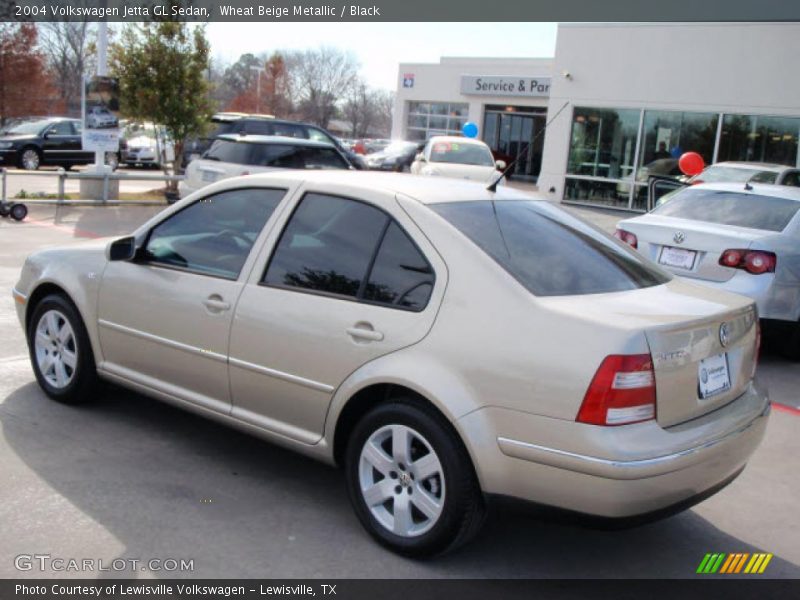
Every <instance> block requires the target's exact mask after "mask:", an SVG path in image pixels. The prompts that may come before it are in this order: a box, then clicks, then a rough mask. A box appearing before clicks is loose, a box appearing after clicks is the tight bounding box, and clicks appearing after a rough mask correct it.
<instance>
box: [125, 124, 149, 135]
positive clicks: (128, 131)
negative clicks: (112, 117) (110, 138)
mask: <svg viewBox="0 0 800 600" xmlns="http://www.w3.org/2000/svg"><path fill="white" fill-rule="evenodd" d="M142 135H143V136H147V137H155V135H156V130H155V127H153V124H152V123H128V124H127V125H125V130H124V136H125V137H128V138H131V137H138V136H142Z"/></svg>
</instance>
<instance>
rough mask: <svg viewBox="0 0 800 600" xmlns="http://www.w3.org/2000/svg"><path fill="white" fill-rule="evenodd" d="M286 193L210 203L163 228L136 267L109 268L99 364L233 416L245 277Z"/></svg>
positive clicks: (249, 192) (233, 196)
mask: <svg viewBox="0 0 800 600" xmlns="http://www.w3.org/2000/svg"><path fill="white" fill-rule="evenodd" d="M284 195H285V190H270V189H241V190H231V191H227V192H221V193H218V194H215V195H211V196H208V197H205V198H203V199H201V200H198V201H197V202H195V203H194V204H191V205H189V206H188V207H186V208H184V209H183V210H181V211H179V212H176V213H174V214H172V215H170V216H169V217H167V218H166V219H165V220H164V221H162V222H161V223H159V224H158V225H156V226H155V227H154V228H153V229H152V230H151V231H150V232H149V234H148V237H147V240H146V242H145V244H144V246H143V247H142V248H141V250H140V251H139V253H138V256H137V258H136V259H135V260H134V261H130V262H127V261H122V262H120V261H117V262H109V264H108V266H107V267H106V270H105V272H104V273H103V281H102V284H101V288H100V299H99V307H98V315H99V332H100V344H101V348H102V352H103V358H104V361H103V363H102V365H101V368H102V369H103V370H105V371H108V372H109V373H111V374H114V375H117V376H119V377H123V378H125V379H127V380H129V381H132V382H135V383H139V384H141V385H144V386H147V387H149V388H152V389H156V390H159V391H162V392H165V393H167V394H169V395H171V396H173V397H177V398H180V399H182V400H187V401H190V402H193V403H195V404H198V405H201V406H203V407H205V408H209V409H212V410H216V411H218V412H224V413H227V412H230V393H229V387H228V336H229V334H230V325H231V319H232V317H233V312H234V306H235V305H236V301H237V299H238V297H239V294H240V292H241V290H242V286H243V285H244V284H243V282H242V281H241V280H240V275H241V273H242V271H243V268H244V267H245V264H246V263H247V260H248V257H249V255H250V253H251V250H252V248H253V246H254V244H255V242H256V239H257V238H258V236H259V234H260V233H261V231H262V229H263V227H264V225H265V223H266V222H267V220H268V219H269V217H270V215H271V214H272V213H273V211H274V210H275V208H276V207H277V205H278V203H279V202H280V200H281V198H283V196H284Z"/></svg>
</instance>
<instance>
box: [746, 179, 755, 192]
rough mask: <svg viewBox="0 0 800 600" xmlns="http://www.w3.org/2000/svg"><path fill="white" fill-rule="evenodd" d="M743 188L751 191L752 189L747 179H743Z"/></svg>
mask: <svg viewBox="0 0 800 600" xmlns="http://www.w3.org/2000/svg"><path fill="white" fill-rule="evenodd" d="M744 190H745V191H746V192H752V191H753V186H752V185H750V182H749V181H745V182H744Z"/></svg>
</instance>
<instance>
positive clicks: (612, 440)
mask: <svg viewBox="0 0 800 600" xmlns="http://www.w3.org/2000/svg"><path fill="white" fill-rule="evenodd" d="M769 412H770V405H769V400H768V399H767V396H766V393H765V392H764V391H763V390H761V389H760V388H759V387H758V386H756V385H751V386H750V387H749V388H748V390H747V392H745V394H743V395H742V396H740V397H739V398H737V399H736V400H734V401H733V402H731V403H729V404H728V405H726V406H724V407H722V408H720V409H718V410H716V411H714V412H712V413H710V414H707V415H704V416H703V417H700V418H698V419H694V420H693V421H690V422H688V423H683V424H681V425H677V426H674V427H670V428H668V429H663V428H661V427H660V426H659V425H658V424H657V423H656V422H655V421H650V422H646V423H638V424H635V425H628V426H622V427H598V426H593V425H584V424H580V423H574V422H567V421H563V420H559V419H551V418H547V417H541V416H536V415H530V414H527V413H520V412H517V411H510V410H506V409H497V408H487V409H482V410H479V411H475V412H474V413H471V414H469V415H467V416H466V417H463V418H462V419H461V420H460V421H459V426H460V427H461V428H462V430H463V431H464V436H465V439H466V440H467V442H468V446H469V449H470V451H471V453H472V455H473V458H474V460H475V464H476V468H477V470H478V476H479V478H480V480H481V485H482V486H483V489H484V491H485V492H486V493H489V494H498V495H504V496H512V497H515V498H519V499H522V500H525V501H530V502H536V503H538V504H547V505H551V506H556V507H559V508H563V509H567V510H572V511H576V512H581V513H585V514H590V515H596V516H602V517H633V516H637V515H641V514H646V513H652V512H654V511H659V510H662V509H665V508H667V507H670V506H672V505H676V504H680V503H682V502H685V501H687V500H689V499H691V498H693V497H697V496H700V495H702V494H704V493H705V492H707V491H708V490H710V489H713V488H715V487H718V486H720V484H721V483H722V482H725V481H726V480H730V479H731V478H732V477H733V476H734V475H735V474H736V473H737V472H739V471H741V469H742V468H743V467H744V465H745V464H746V463H747V460H748V459H749V457H750V455H751V454H752V453H753V452H754V451H755V449H756V447H757V446H758V444H759V443H760V442H761V439H762V438H763V436H764V430H765V428H766V424H767V419H768V416H769Z"/></svg>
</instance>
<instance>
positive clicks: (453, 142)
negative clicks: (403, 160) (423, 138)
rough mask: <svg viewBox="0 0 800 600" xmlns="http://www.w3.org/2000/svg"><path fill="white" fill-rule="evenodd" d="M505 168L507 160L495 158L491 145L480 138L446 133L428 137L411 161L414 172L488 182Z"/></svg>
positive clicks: (498, 175)
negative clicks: (446, 134)
mask: <svg viewBox="0 0 800 600" xmlns="http://www.w3.org/2000/svg"><path fill="white" fill-rule="evenodd" d="M505 168H506V163H505V162H503V161H502V160H498V161H495V160H494V157H493V156H492V151H491V150H490V149H489V146H487V145H486V143H484V142H482V141H481V140H475V139H472V138H465V137H456V136H444V135H441V136H434V137H432V138H431V139H430V140H428V142H427V144H425V149H424V150H423V151H422V152H421V153H420V154H418V155H417V157H416V158H415V159H414V162H413V163H411V172H412V173H414V174H415V175H416V174H419V175H441V176H443V177H455V178H458V179H469V180H471V181H480V182H483V183H487V184H488V183H491V182H493V181H495V180H496V179H497V178H498V177H500V175H501V172H502V170H503V169H505ZM500 183H501V184H503V183H504V180H503V181H501V182H500Z"/></svg>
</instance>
